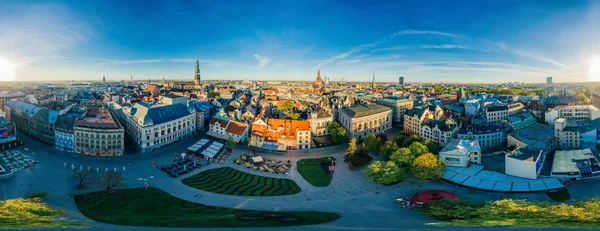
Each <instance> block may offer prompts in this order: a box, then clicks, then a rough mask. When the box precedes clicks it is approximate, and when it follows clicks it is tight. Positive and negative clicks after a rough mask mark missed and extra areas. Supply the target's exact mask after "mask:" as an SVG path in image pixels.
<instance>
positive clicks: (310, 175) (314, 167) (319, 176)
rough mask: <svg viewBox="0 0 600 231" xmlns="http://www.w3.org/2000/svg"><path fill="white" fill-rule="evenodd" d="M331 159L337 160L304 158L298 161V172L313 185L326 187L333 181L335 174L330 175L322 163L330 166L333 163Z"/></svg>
mask: <svg viewBox="0 0 600 231" xmlns="http://www.w3.org/2000/svg"><path fill="white" fill-rule="evenodd" d="M331 160H333V161H335V158H333V157H322V158H314V159H302V160H300V161H298V163H297V167H298V173H300V175H301V176H302V177H304V179H305V180H306V181H308V183H310V184H312V185H313V186H315V187H326V186H328V185H329V184H330V183H331V180H332V179H333V176H330V175H329V172H325V170H324V169H323V167H322V166H321V164H325V165H327V166H329V165H331Z"/></svg>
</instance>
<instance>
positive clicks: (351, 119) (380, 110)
mask: <svg viewBox="0 0 600 231" xmlns="http://www.w3.org/2000/svg"><path fill="white" fill-rule="evenodd" d="M338 120H339V122H340V124H341V125H342V127H344V128H345V129H346V130H347V131H348V136H349V137H350V138H356V139H358V140H362V139H364V138H365V137H366V136H367V135H368V134H370V133H379V132H385V131H387V130H389V129H391V128H392V110H391V109H389V108H387V107H384V106H381V105H376V104H371V105H358V106H354V107H348V108H344V109H342V110H339V116H338Z"/></svg>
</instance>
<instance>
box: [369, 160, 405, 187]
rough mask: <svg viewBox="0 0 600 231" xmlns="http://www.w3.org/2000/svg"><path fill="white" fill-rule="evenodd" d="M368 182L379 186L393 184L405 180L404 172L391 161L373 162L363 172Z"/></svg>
mask: <svg viewBox="0 0 600 231" xmlns="http://www.w3.org/2000/svg"><path fill="white" fill-rule="evenodd" d="M364 173H365V175H366V176H367V178H368V179H369V180H370V181H374V182H377V183H380V184H393V183H396V182H401V181H404V180H406V177H407V174H406V171H403V170H402V169H400V168H399V167H398V165H396V163H394V162H393V161H385V162H384V161H375V162H373V163H372V164H371V165H369V167H367V169H365V170H364Z"/></svg>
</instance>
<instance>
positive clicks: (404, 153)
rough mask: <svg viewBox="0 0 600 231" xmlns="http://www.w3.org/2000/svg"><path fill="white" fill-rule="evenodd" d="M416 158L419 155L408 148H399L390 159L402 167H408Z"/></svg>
mask: <svg viewBox="0 0 600 231" xmlns="http://www.w3.org/2000/svg"><path fill="white" fill-rule="evenodd" d="M415 158H417V156H415V155H413V153H412V152H411V151H410V149H408V148H399V149H398V150H396V151H394V153H392V155H391V156H390V160H391V161H394V163H396V164H397V165H398V166H400V167H402V168H408V167H409V166H410V165H411V164H412V162H413V160H415Z"/></svg>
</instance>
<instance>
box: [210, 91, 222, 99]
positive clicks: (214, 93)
mask: <svg viewBox="0 0 600 231" xmlns="http://www.w3.org/2000/svg"><path fill="white" fill-rule="evenodd" d="M208 97H210V98H213V99H218V98H219V97H221V93H219V92H218V91H211V92H209V93H208Z"/></svg>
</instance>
